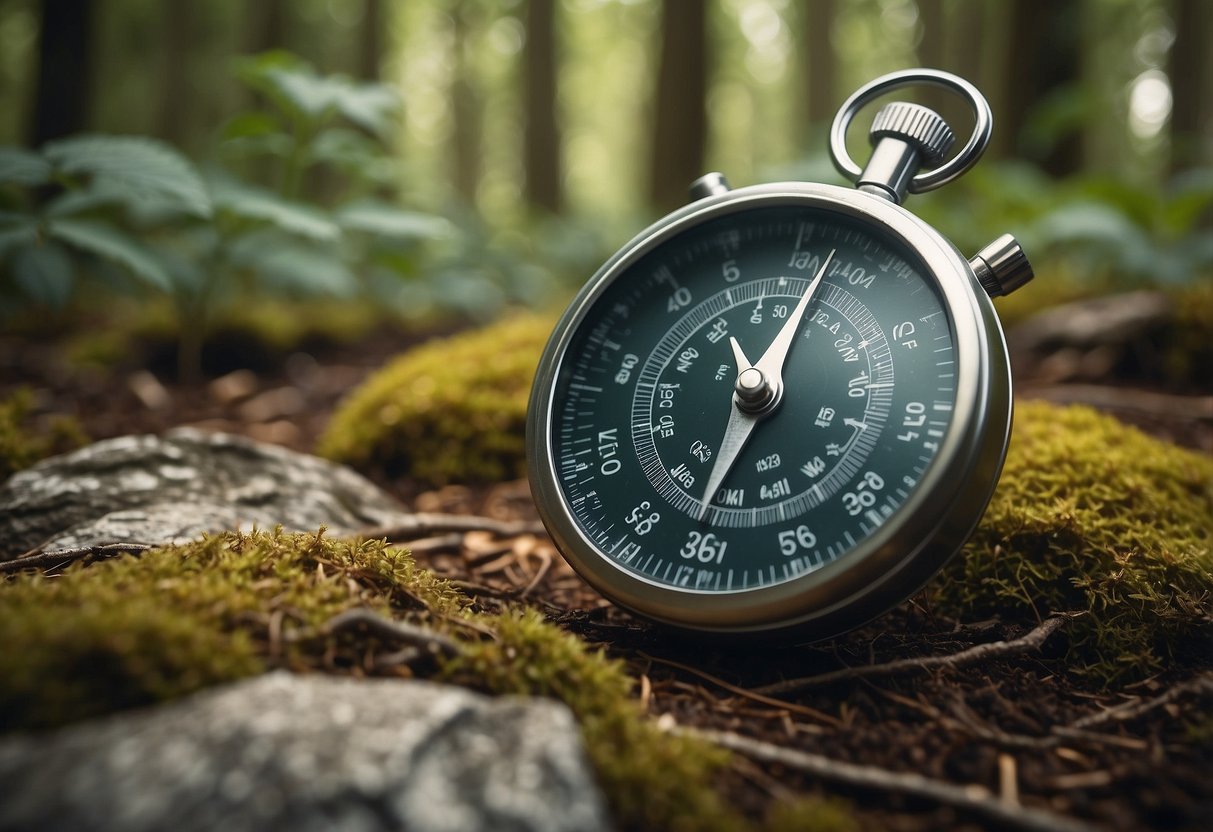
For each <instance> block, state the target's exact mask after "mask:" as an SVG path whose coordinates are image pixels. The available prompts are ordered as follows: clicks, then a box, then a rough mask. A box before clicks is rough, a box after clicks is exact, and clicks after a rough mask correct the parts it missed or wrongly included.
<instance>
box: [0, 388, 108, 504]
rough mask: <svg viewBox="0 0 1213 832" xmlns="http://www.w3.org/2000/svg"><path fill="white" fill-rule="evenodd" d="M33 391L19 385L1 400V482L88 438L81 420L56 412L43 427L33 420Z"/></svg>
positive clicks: (72, 447)
mask: <svg viewBox="0 0 1213 832" xmlns="http://www.w3.org/2000/svg"><path fill="white" fill-rule="evenodd" d="M33 401H34V396H33V393H31V392H30V391H29V389H27V388H24V387H22V388H19V389H18V390H16V391H15V392H14V393H13V394H12V395H10V396H9V397H8V398H7V399H4V400H3V401H0V482H3V481H4V480H6V479H8V478H9V477H10V476H12V475H13V474H14V473H16V472H17V471H21V470H23V469H25V468H28V467H29V466H31V465H33V464H34V463H35V462H37V461H38V460H40V459H44V458H46V457H48V456H54V455H55V454H61V453H66V452H67V451H71V450H74V449H76V448H79V447H80V446H81V445H84V444H85V443H86V442H88V437H87V436H85V434H84V431H83V429H81V427H80V424H79V423H78V422H77V421H76V420H75V419H73V418H71V417H69V416H57V417H54V418H53V419H51V420H50V421H49V422H48V423H47V424H46V426H45V427H41V428H40V427H36V426H34V425H33V424H31V423H32V421H33V420H32V419H31V411H32V410H33Z"/></svg>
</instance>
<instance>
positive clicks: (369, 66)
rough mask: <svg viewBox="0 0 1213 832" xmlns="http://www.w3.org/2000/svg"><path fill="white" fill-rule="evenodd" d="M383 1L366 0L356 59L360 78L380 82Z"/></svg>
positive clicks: (383, 16)
mask: <svg viewBox="0 0 1213 832" xmlns="http://www.w3.org/2000/svg"><path fill="white" fill-rule="evenodd" d="M383 11H384V10H383V0H366V3H365V5H364V6H363V9H362V28H361V30H360V31H359V33H358V55H357V57H356V59H355V64H356V66H357V73H358V77H359V78H362V79H364V80H366V81H378V80H379V76H380V71H379V65H380V62H381V61H382V59H383V26H384V22H385V19H386V17H385V15H384V13H383Z"/></svg>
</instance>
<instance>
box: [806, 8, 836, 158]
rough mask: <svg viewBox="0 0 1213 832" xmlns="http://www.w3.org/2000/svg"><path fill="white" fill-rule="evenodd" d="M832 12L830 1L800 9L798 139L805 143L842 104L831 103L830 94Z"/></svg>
mask: <svg viewBox="0 0 1213 832" xmlns="http://www.w3.org/2000/svg"><path fill="white" fill-rule="evenodd" d="M835 11H836V9H835V4H834V0H814V2H810V3H804V4H803V5H801V7H800V33H801V37H800V40H801V43H802V44H803V46H802V47H801V60H800V66H801V72H802V73H803V75H804V80H803V92H802V95H804V102H803V107H802V113H803V116H802V118H803V121H804V123H803V125H802V127H803V130H802V134H801V135H802V136H803V137H804V139H805V140H806V141H807V140H812V139H815V138H817V137H816V136H815V135H813V133H814V132H815V131H819V130H822V129H824V128H825V127H826V126H827V125H828V124H829V122H830V121H831V120H832V119H833V118H834V111H835V109H836V108H837V107H838V105H839V104H841V103H842V102H841V101H840V100H835V99H836V96H837V93H836V92H835V90H834V67H835V65H836V63H837V61H836V57H835V54H834V42H833V39H832V38H831V36H830V35H831V32H832V31H833V28H834V16H835ZM807 149H808V148H807V147H806V148H805V150H807Z"/></svg>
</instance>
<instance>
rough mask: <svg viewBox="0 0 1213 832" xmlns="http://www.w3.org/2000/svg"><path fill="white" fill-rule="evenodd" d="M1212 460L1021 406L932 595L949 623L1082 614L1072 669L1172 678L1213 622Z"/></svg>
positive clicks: (1090, 420)
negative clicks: (982, 499) (966, 535)
mask: <svg viewBox="0 0 1213 832" xmlns="http://www.w3.org/2000/svg"><path fill="white" fill-rule="evenodd" d="M1211 547H1213V459H1210V458H1209V457H1207V456H1203V455H1200V454H1197V453H1194V452H1191V451H1187V450H1184V449H1182V448H1178V447H1175V446H1172V445H1168V444H1167V443H1164V442H1160V441H1157V440H1155V439H1152V438H1150V437H1148V436H1146V435H1145V434H1143V433H1141V432H1139V431H1137V430H1135V429H1134V428H1131V427H1128V426H1126V425H1123V424H1121V423H1120V422H1118V421H1116V420H1115V419H1112V418H1111V417H1108V416H1103V415H1100V414H1098V413H1096V412H1095V411H1093V410H1090V409H1088V408H1084V407H1064V408H1063V407H1056V406H1053V405H1048V404H1045V403H1040V402H1024V403H1021V404H1020V405H1019V406H1018V409H1017V413H1016V424H1015V429H1014V433H1013V436H1012V439H1011V446H1010V450H1009V453H1008V456H1007V462H1006V467H1005V469H1004V470H1003V474H1002V479H1001V480H1000V482H999V485H998V489H997V491H996V492H995V494H994V498H993V500H992V501H991V503H990V506H989V509H988V510H987V512H986V515H985V518H984V519H983V521H982V523H981V525H980V527H979V528H978V530H977V532H976V533H975V534H974V535H973V537H972V539H971V540H970V541H969V543H968V545H967V546H966V547H965V550H964V553H963V556H962V557H959V558H957V559H956V560H955V561H954V562H953V563H952V564H951V565H950V566H949V567H948V568H947V570H946V571H945V573H944V575H943V576H941V577H940V578H939V579H937V580H936V581H934V582H933V583H932V588H931V590H930V592H931V595H932V596H933V602H934V604H935V605H936V607H937V608H939V609H941V610H942V611H944V612H945V613H946V614H951V615H956V616H960V617H973V616H981V615H990V614H1002V615H1007V614H1020V615H1024V616H1043V615H1047V614H1049V613H1051V612H1060V611H1069V610H1078V611H1082V612H1084V613H1085V615H1083V616H1082V617H1080V618H1078V619H1076V620H1075V621H1074V622H1072V624H1071V625H1070V626H1069V627H1068V628H1067V629H1068V633H1069V636H1070V649H1069V654H1068V656H1067V662H1068V665H1069V667H1070V668H1071V669H1074V670H1077V671H1079V672H1083V673H1086V674H1089V675H1091V676H1093V677H1095V678H1096V679H1098V680H1100V681H1103V682H1111V681H1113V680H1121V679H1127V678H1137V677H1141V676H1143V675H1145V674H1148V673H1151V672H1153V671H1156V670H1158V669H1159V668H1161V667H1163V666H1164V665H1165V663H1166V661H1167V660H1168V659H1169V658H1171V657H1172V656H1174V655H1176V654H1177V653H1178V652H1179V651H1181V650H1183V649H1184V647H1185V646H1186V645H1190V644H1191V643H1192V641H1193V639H1202V638H1207V636H1208V633H1207V630H1205V629H1204V628H1205V627H1207V623H1206V622H1207V620H1208V619H1209V616H1210V614H1211V613H1213V607H1211V605H1213V550H1211Z"/></svg>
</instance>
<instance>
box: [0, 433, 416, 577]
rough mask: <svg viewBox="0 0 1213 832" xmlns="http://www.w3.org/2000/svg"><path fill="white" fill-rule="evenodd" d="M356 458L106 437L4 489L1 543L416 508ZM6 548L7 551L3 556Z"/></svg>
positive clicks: (347, 521)
mask: <svg viewBox="0 0 1213 832" xmlns="http://www.w3.org/2000/svg"><path fill="white" fill-rule="evenodd" d="M406 516H407V515H405V514H404V511H403V508H402V507H401V506H400V505H399V504H398V503H397V502H396V501H395V500H393V499H392V498H391V497H390V496H389V495H388V494H387V493H385V492H384V491H383V490H381V489H380V488H378V487H376V486H375V485H374V484H372V483H371V482H370V481H369V480H367V479H365V478H363V477H361V476H359V475H358V474H356V473H354V472H353V471H351V470H350V469H348V468H345V467H343V466H341V465H336V464H334V463H331V462H328V461H326V460H323V459H319V458H317V457H313V456H308V455H307V454H301V453H297V452H295V451H291V450H287V449H286V448H281V447H278V446H276V445H267V444H264V443H260V442H254V441H253V440H251V439H245V438H243V437H237V436H231V435H228V434H222V433H204V432H202V431H198V430H194V429H191V428H178V429H176V430H173V431H170V432H169V433H167V434H166V435H164V436H123V437H118V438H116V439H107V440H105V441H102V442H97V443H95V444H93V445H89V446H88V447H86V448H81V449H80V450H78V451H75V452H73V453H70V454H65V455H63V456H58V457H53V458H51V459H46V460H43V461H42V462H40V463H38V464H37V465H34V466H33V467H32V468H29V469H27V470H25V471H21V472H19V473H17V474H15V475H14V476H12V477H11V478H10V479H9V480H8V482H7V483H5V485H4V486H3V488H0V541H3V545H2V547H0V548H3V550H4V551H5V552H6V553H7V555H8V556H9V557H12V556H15V555H17V554H20V553H21V552H24V551H28V550H30V549H33V548H34V547H36V546H42V547H44V548H45V549H47V550H48V551H49V550H57V549H70V548H75V547H80V546H94V545H98V544H102V543H118V542H139V543H153V544H162V543H183V542H186V541H188V540H192V539H194V538H196V537H198V536H199V535H200V534H201V533H202V532H218V531H224V530H235V529H241V530H245V531H247V530H249V529H251V528H252V527H253V526H257V527H259V528H270V529H272V528H273V527H274V526H276V525H278V524H282V526H283V527H284V528H286V529H287V530H289V531H314V530H315V529H316V528H318V527H319V526H321V525H325V526H328V527H329V529H330V531H331V532H332V533H333V534H334V535H341V534H347V533H350V532H353V531H355V530H357V529H360V528H365V527H367V526H375V525H387V524H391V523H396V522H399V521H400V520H401V519H402V518H404V517H406ZM0 557H2V556H0Z"/></svg>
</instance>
